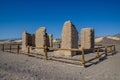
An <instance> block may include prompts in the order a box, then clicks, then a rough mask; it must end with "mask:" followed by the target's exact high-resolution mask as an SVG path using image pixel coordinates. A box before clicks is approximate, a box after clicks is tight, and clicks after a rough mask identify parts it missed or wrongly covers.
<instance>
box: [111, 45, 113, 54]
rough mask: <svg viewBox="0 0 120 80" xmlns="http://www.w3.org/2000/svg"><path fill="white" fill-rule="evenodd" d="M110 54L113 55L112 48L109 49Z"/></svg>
mask: <svg viewBox="0 0 120 80" xmlns="http://www.w3.org/2000/svg"><path fill="white" fill-rule="evenodd" d="M110 52H111V54H112V55H113V50H112V46H111V47H110Z"/></svg>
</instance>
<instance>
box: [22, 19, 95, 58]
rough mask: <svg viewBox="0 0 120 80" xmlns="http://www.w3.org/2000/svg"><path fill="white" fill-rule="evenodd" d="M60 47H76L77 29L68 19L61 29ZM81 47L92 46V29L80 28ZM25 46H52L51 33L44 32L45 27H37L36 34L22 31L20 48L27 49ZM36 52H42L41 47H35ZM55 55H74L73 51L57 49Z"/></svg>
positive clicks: (88, 47)
mask: <svg viewBox="0 0 120 80" xmlns="http://www.w3.org/2000/svg"><path fill="white" fill-rule="evenodd" d="M61 41H62V42H61V44H60V45H61V47H60V48H63V49H73V48H75V49H78V47H79V46H78V31H77V29H76V28H75V26H74V25H73V24H72V22H70V21H66V22H65V23H64V26H63V30H62V40H61ZM80 41H81V47H83V48H84V49H90V48H94V29H92V28H83V29H82V30H81V40H80ZM27 46H33V47H41V48H42V47H45V46H48V47H54V46H53V35H52V34H47V33H46V28H45V27H40V28H39V29H37V31H36V34H29V33H27V32H25V31H24V32H23V34H22V50H23V51H27ZM35 51H37V52H42V53H43V52H44V50H43V49H35ZM57 55H62V56H73V55H76V52H74V51H68V50H58V52H57Z"/></svg>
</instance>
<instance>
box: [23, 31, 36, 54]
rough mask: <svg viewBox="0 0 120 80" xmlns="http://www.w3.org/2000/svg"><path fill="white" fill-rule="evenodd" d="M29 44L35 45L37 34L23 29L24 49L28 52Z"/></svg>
mask: <svg viewBox="0 0 120 80" xmlns="http://www.w3.org/2000/svg"><path fill="white" fill-rule="evenodd" d="M27 46H33V47H35V34H30V33H27V32H26V31H23V33H22V51H25V52H27Z"/></svg>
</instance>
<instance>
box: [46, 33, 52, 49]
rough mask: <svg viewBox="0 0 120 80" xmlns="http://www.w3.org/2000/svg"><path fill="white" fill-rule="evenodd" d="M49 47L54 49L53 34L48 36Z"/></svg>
mask: <svg viewBox="0 0 120 80" xmlns="http://www.w3.org/2000/svg"><path fill="white" fill-rule="evenodd" d="M46 45H47V46H48V47H53V35H52V34H48V35H47V44H46Z"/></svg>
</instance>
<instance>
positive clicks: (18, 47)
mask: <svg viewBox="0 0 120 80" xmlns="http://www.w3.org/2000/svg"><path fill="white" fill-rule="evenodd" d="M6 45H7V46H9V47H7V48H6V47H5V46H6ZM13 45H14V47H13ZM15 45H16V47H15ZM15 49H16V53H17V54H19V53H20V50H21V44H2V51H3V52H4V51H9V52H10V53H11V52H12V50H15ZM31 49H43V50H44V55H41V56H43V57H42V58H44V59H46V60H55V61H61V62H66V63H72V64H80V65H82V67H85V66H86V64H87V63H89V62H91V61H93V60H96V59H98V60H99V61H100V58H101V57H102V56H103V55H104V56H105V57H107V55H109V53H111V54H114V53H115V52H116V48H115V45H106V46H101V47H95V48H91V49H84V48H81V49H62V48H50V47H47V46H45V47H32V46H27V55H29V56H36V57H37V56H38V55H36V54H32V53H31ZM50 49H51V50H53V51H55V50H65V51H76V52H81V60H80V59H79V60H70V59H64V58H56V57H50V56H48V52H49V50H50ZM88 50H92V51H94V53H95V54H96V56H95V57H93V58H91V59H89V60H86V58H85V55H86V51H88ZM101 50H102V53H101Z"/></svg>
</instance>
